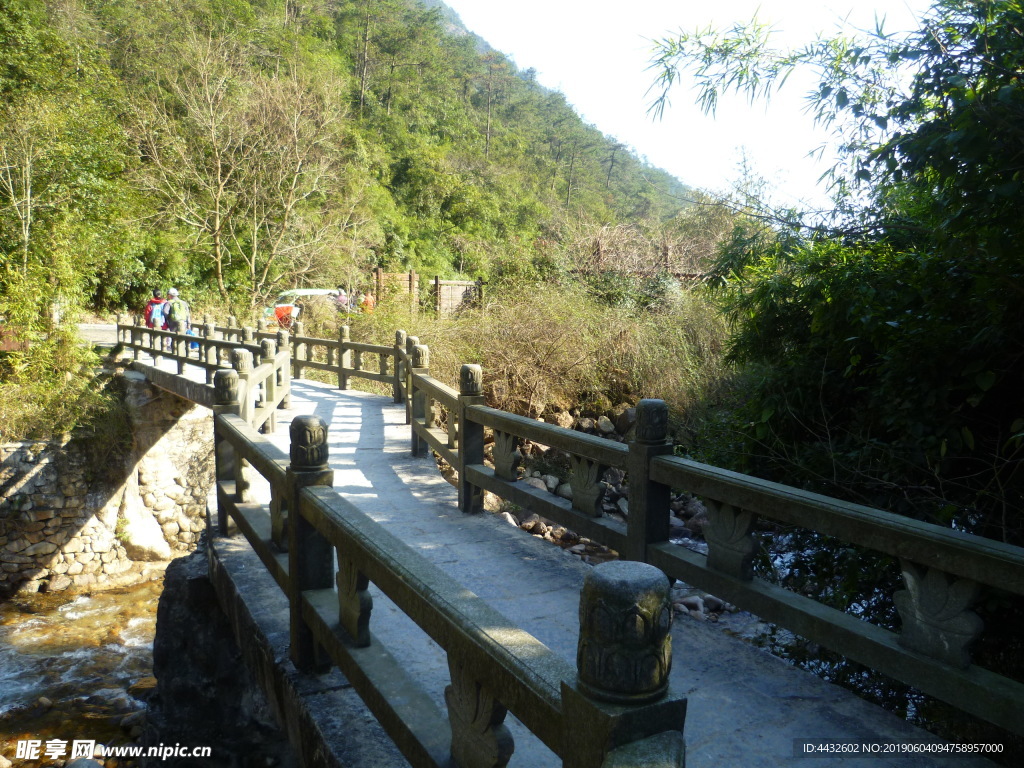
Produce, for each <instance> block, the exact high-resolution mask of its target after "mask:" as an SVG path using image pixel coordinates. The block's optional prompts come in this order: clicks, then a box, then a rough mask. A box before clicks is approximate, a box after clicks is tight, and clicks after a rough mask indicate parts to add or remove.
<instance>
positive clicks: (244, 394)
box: [231, 348, 253, 502]
mask: <svg viewBox="0 0 1024 768" xmlns="http://www.w3.org/2000/svg"><path fill="white" fill-rule="evenodd" d="M231 367H232V369H234V372H235V374H236V375H237V376H238V415H239V416H240V417H241V418H242V420H243V421H245V423H246V424H248V425H249V426H252V421H253V399H252V390H251V385H252V352H250V351H249V350H247V349H241V348H236V349H233V350H232V351H231ZM250 487H251V483H250V481H249V462H248V461H246V460H245V459H241V458H240V459H239V460H238V461H237V462H236V466H235V494H236V499H237V500H238V501H240V502H245V501H249V488H250Z"/></svg>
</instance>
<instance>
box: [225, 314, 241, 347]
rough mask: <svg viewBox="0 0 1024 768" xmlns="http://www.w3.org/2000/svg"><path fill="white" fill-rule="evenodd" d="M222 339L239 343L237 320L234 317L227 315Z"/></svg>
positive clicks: (239, 334) (239, 333) (239, 330)
mask: <svg viewBox="0 0 1024 768" xmlns="http://www.w3.org/2000/svg"><path fill="white" fill-rule="evenodd" d="M224 338H225V339H227V340H228V341H235V342H237V341H239V340H240V339H241V329H240V328H239V327H238V318H237V317H235V316H234V315H228V327H227V331H226V332H225V334H224Z"/></svg>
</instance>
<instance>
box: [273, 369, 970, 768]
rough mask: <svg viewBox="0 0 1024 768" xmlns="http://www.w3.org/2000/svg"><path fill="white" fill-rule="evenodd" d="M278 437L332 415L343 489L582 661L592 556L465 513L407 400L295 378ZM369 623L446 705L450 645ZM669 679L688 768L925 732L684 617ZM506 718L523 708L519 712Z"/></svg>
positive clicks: (761, 761)
mask: <svg viewBox="0 0 1024 768" xmlns="http://www.w3.org/2000/svg"><path fill="white" fill-rule="evenodd" d="M286 413H287V414H288V415H284V414H282V415H283V418H282V419H281V422H279V427H278V431H277V433H276V434H275V435H273V436H271V439H272V440H273V441H274V442H276V443H277V444H279V445H280V446H281V447H282V448H283V449H285V450H287V440H288V438H287V435H288V432H287V428H286V426H281V423H282V422H284V423H285V424H286V422H287V420H288V419H289V418H290V417H291V415H293V414H299V413H315V414H317V415H319V416H320V417H321V418H323V419H324V421H326V422H327V423H329V424H330V425H331V429H330V442H329V445H330V452H331V466H332V467H333V468H334V470H335V476H334V477H335V488H336V490H337V491H338V492H339V493H340V494H342V495H343V496H345V497H346V498H347V499H348V500H349V501H351V502H353V503H354V504H355V505H356V506H358V507H359V508H360V509H361V510H362V511H364V512H365V513H367V514H368V515H370V516H371V517H372V518H373V519H375V520H376V521H377V522H379V523H382V524H384V525H386V526H387V527H388V529H389V530H391V531H392V532H393V533H395V534H396V535H398V536H399V537H401V538H402V539H403V540H404V541H405V542H406V543H407V544H408V545H409V546H411V547H413V548H414V549H415V550H416V551H418V552H419V553H420V554H422V555H423V556H424V557H426V558H428V559H429V560H431V561H432V562H434V563H435V564H436V565H438V566H440V567H441V568H442V569H444V570H445V571H446V572H448V573H449V574H450V575H451V576H453V577H454V578H456V579H458V580H459V581H460V582H461V583H462V584H464V585H465V586H466V587H467V588H468V589H470V590H472V591H473V592H474V593H476V594H477V595H479V596H480V597H482V598H484V599H486V600H488V601H489V602H490V603H491V604H492V605H494V606H495V607H496V608H497V609H498V610H500V611H501V612H502V613H504V614H505V615H506V616H507V617H508V618H510V619H512V620H513V621H515V622H516V623H517V624H519V625H520V626H521V627H522V628H523V629H525V630H526V631H528V632H530V633H531V634H533V635H534V636H535V637H537V638H538V639H539V640H541V641H542V642H543V643H545V644H546V645H547V646H548V647H549V648H551V649H552V650H554V651H556V652H557V653H560V654H562V655H563V656H564V657H565V658H566V659H567V660H569V661H570V662H572V663H575V657H576V640H577V632H578V608H579V592H580V587H581V585H582V583H583V578H584V575H585V574H586V571H587V569H588V568H589V567H590V566H588V565H586V564H584V563H582V562H580V561H578V560H577V559H576V558H574V557H572V556H570V555H568V554H567V553H564V552H563V551H562V550H561V549H559V548H558V547H555V546H553V545H551V544H548V543H547V542H544V541H541V540H539V539H537V538H535V537H533V536H531V535H529V534H528V533H526V532H524V531H521V530H519V529H518V528H513V527H512V526H510V525H508V524H507V523H505V522H504V521H502V520H501V519H499V518H497V517H495V516H493V515H489V514H484V515H478V516H465V515H463V514H461V513H460V512H459V510H458V509H457V506H456V496H457V494H456V489H455V488H454V487H453V486H452V485H450V484H449V483H447V482H446V481H445V480H444V479H443V478H442V477H441V476H440V474H439V473H438V472H437V469H436V465H435V463H434V461H433V459H432V458H413V457H412V456H410V452H409V428H408V427H407V426H406V425H405V423H404V415H405V414H404V409H403V408H402V406H396V405H393V404H392V403H391V400H390V399H389V398H385V397H381V396H377V395H372V394H367V393H364V392H357V391H340V390H338V389H335V388H333V387H331V386H329V385H326V384H320V383H317V382H308V381H296V382H293V384H292V410H291V411H290V412H286ZM371 628H372V629H373V631H374V632H375V634H377V635H379V636H382V637H387V642H388V645H389V649H391V650H392V651H393V652H394V653H395V654H396V655H397V656H399V657H400V658H402V659H403V660H404V661H405V662H406V663H407V664H408V667H409V669H410V670H411V671H413V672H414V673H415V674H416V675H417V677H418V678H419V679H421V680H423V681H424V685H425V687H426V689H427V690H428V691H429V692H430V693H431V695H433V696H434V697H435V699H436V700H437V702H438V703H439V705H440V706H442V707H443V706H444V701H443V691H444V687H445V685H446V684H447V682H448V667H447V662H446V659H445V656H444V654H443V652H442V651H441V650H440V648H438V647H436V646H434V644H433V643H432V642H431V641H430V640H429V639H428V638H427V637H426V636H425V635H424V634H423V633H422V632H421V631H420V630H419V628H418V627H416V626H415V625H414V624H413V623H412V622H411V621H410V620H409V619H408V618H406V617H405V616H404V615H402V614H401V613H399V612H398V611H397V609H396V608H394V606H393V605H391V604H390V601H388V600H387V598H385V597H383V596H382V595H381V594H380V593H375V594H374V610H373V616H372V618H371ZM672 647H673V651H674V658H673V669H672V684H673V686H675V687H676V688H677V689H678V690H681V691H684V692H685V693H686V695H687V696H688V697H689V706H688V713H687V717H686V728H685V735H686V742H687V765H688V766H690V768H705V767H707V768H710V767H711V766H716V767H717V766H723V765H729V766H744V765H758V766H783V765H791V764H793V763H794V762H796V763H798V764H799V765H801V766H806V768H811V767H812V766H816V765H834V764H835V763H836V758H834V757H830V758H804V759H799V760H796V758H795V757H794V751H793V749H794V747H793V743H794V739H842V740H848V741H851V742H852V741H856V742H863V741H889V742H896V743H900V742H906V741H908V740H910V739H915V740H917V739H922V738H928V734H926V733H924V732H922V731H920V730H918V729H915V728H913V727H911V726H909V725H908V724H907V723H905V722H904V721H902V720H900V719H899V718H897V717H895V716H894V715H892V714H890V713H887V712H885V711H883V710H882V709H880V708H878V707H876V706H874V705H872V704H869V703H867V702H865V701H863V700H861V699H859V698H857V697H856V696H854V695H853V694H851V693H849V692H848V691H846V690H844V689H841V688H838V687H837V686H834V685H830V684H828V683H826V682H824V681H822V680H820V679H819V678H817V677H815V676H813V675H811V674H809V673H807V672H804V671H802V670H799V669H796V668H794V667H792V666H789V665H787V664H786V663H785V662H783V661H781V660H779V659H777V658H775V657H772V656H770V655H768V654H767V653H765V652H763V651H760V650H758V649H756V648H754V647H752V646H750V645H749V644H747V643H745V642H743V641H741V640H738V639H736V638H733V637H730V636H728V635H725V634H723V633H722V632H721V631H720V630H718V629H716V628H714V627H713V626H711V625H708V624H706V623H703V622H698V621H695V620H692V619H689V618H681V619H678V620H677V621H676V622H675V625H674V627H673V638H672ZM509 720H510V721H512V720H513V718H512V717H511V715H510V716H509ZM516 726H517V724H516V723H514V722H511V723H510V727H512V729H513V733H514V735H515V737H516V753H515V755H513V758H512V763H511V765H513V766H515V765H520V766H531V768H532V767H534V766H536V767H538V768H539V767H540V766H545V765H551V766H555V765H558V764H559V763H558V761H557V759H556V758H555V756H554V755H553V754H552V753H550V752H548V751H547V749H546V748H545V747H544V746H543V745H541V744H540V743H539V742H537V741H536V740H535V739H533V737H532V736H531V735H530V734H529V732H528V731H526V730H525V729H523V728H521V727H519V728H517V727H516ZM947 763H948V764H949V765H956V766H961V767H965V766H969V765H990V763H988V762H987V761H984V760H974V759H966V760H965V759H963V758H960V759H956V760H944V759H938V758H933V757H922V758H907V757H903V758H900V759H895V758H888V759H887V758H872V759H868V760H865V759H864V758H860V759H859V760H858V763H857V764H858V765H872V766H882V765H893V766H900V767H901V768H909V766H915V765H922V766H923V765H929V766H934V765H945V764H947Z"/></svg>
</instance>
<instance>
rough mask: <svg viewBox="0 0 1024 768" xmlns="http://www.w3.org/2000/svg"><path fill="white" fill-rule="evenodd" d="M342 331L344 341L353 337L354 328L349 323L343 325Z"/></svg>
mask: <svg viewBox="0 0 1024 768" xmlns="http://www.w3.org/2000/svg"><path fill="white" fill-rule="evenodd" d="M340 333H341V339H342V341H348V340H349V339H351V338H352V329H351V328H349V327H348V326H347V325H343V326H341V329H340Z"/></svg>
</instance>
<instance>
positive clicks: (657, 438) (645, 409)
mask: <svg viewBox="0 0 1024 768" xmlns="http://www.w3.org/2000/svg"><path fill="white" fill-rule="evenodd" d="M667 439H668V404H667V403H666V402H665V401H664V400H654V399H643V400H641V401H640V402H639V403H637V404H636V440H637V442H638V443H647V444H651V445H658V444H661V443H664V442H665V441H666V440H667Z"/></svg>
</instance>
